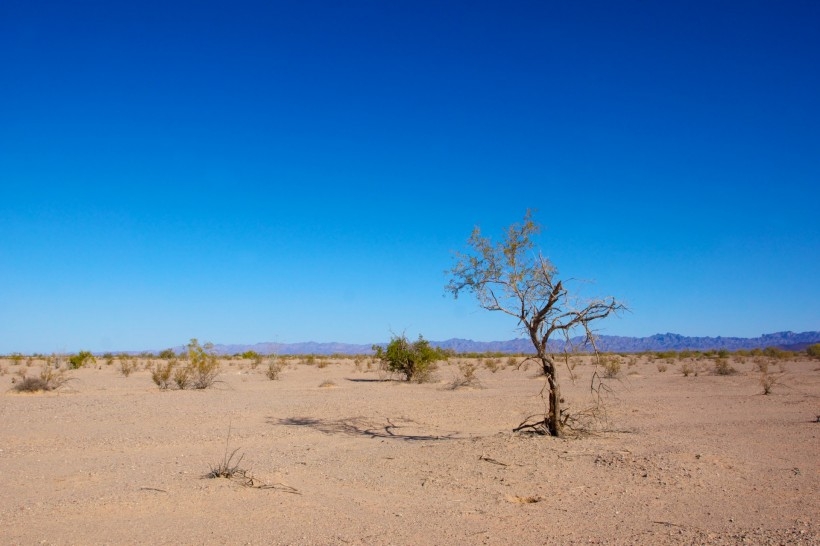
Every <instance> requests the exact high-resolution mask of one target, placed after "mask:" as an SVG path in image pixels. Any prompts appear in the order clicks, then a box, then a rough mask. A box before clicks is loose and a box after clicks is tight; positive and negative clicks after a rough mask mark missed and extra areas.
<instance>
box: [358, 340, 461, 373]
mask: <svg viewBox="0 0 820 546" xmlns="http://www.w3.org/2000/svg"><path fill="white" fill-rule="evenodd" d="M373 351H374V352H375V353H376V358H377V359H379V360H380V361H381V363H382V365H383V366H384V367H385V369H387V370H388V371H390V372H395V373H400V374H402V375H404V378H405V380H407V381H414V382H416V383H424V382H426V381H429V380H430V379H431V377H432V373H433V371H435V369H436V362H437V361H439V360H447V356H448V355H447V354H446V353H445V352H444V351H441V350H439V349H436V348H435V347H432V346H431V345H430V342H429V341H427V340H426V339H424V338H423V337H422V336H421V335H419V339H418V340H417V341H414V342H413V343H411V342H409V341H408V340H407V338H406V337H405V336H404V335H402V336H393V338H392V339H391V340H390V343H388V344H387V347H386V348H385V347H382V346H381V345H373Z"/></svg>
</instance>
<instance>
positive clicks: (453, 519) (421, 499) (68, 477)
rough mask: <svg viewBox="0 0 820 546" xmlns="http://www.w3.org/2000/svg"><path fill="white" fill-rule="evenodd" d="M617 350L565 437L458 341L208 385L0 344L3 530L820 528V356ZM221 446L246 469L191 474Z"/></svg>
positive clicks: (44, 536)
mask: <svg viewBox="0 0 820 546" xmlns="http://www.w3.org/2000/svg"><path fill="white" fill-rule="evenodd" d="M577 360H578V361H577V362H575V363H574V364H575V370H574V371H575V373H576V374H577V376H578V377H577V379H576V381H575V382H573V381H571V380H570V378H569V376H568V371H567V370H566V369H564V370H562V373H563V377H562V387H563V395H564V397H565V400H566V405H567V407H569V408H570V410H571V411H576V412H580V411H581V410H583V409H585V408H587V407H588V404H589V403H590V402H591V398H590V395H589V379H590V376H591V374H592V370H593V366H592V365H591V363H590V362H589V359H580V358H578V359H577ZM618 360H619V362H620V363H621V364H622V367H621V370H620V373H619V374H618V376H617V377H616V378H614V379H610V380H608V385H609V387H610V389H611V390H610V391H609V392H608V393H606V394H605V395H604V396H603V399H602V402H603V407H604V408H605V410H606V412H605V414H601V415H600V416H599V417H598V418H597V419H596V420H595V421H591V422H589V423H587V426H588V429H587V430H586V431H580V432H577V433H575V432H572V431H569V432H570V434H568V436H567V437H566V438H562V439H555V438H549V437H544V436H535V435H527V434H514V433H513V432H512V428H513V427H514V426H515V425H517V424H519V423H520V422H521V421H522V420H523V419H524V418H526V417H527V416H528V415H531V414H535V413H538V412H539V411H542V408H543V405H542V401H541V398H540V397H539V390H540V389H541V386H542V383H543V378H541V377H538V375H537V374H536V371H535V367H534V366H526V367H521V368H516V367H515V366H512V365H511V364H512V363H510V364H509V365H508V363H507V358H506V357H504V358H501V359H499V360H493V359H482V360H478V359H473V360H472V363H473V364H474V365H475V366H476V370H477V371H476V377H477V378H478V380H479V381H480V385H473V386H467V387H462V388H455V389H454V388H451V387H453V380H454V379H458V378H459V377H460V374H461V373H462V372H461V370H460V368H459V364H461V365H462V368H463V367H464V366H465V363H467V362H468V361H467V360H466V359H458V358H457V359H453V360H451V361H450V362H449V363H446V364H441V365H440V367H439V369H438V371H437V372H436V375H437V380H434V381H433V382H430V383H423V384H414V383H406V382H402V381H398V380H391V378H389V377H387V376H386V375H385V374H384V373H383V372H379V371H378V370H377V369H376V366H374V365H373V363H372V362H370V361H369V360H362V359H358V360H357V361H354V360H352V359H340V358H337V359H333V360H327V359H322V358H318V359H316V360H315V361H314V362H312V363H308V362H305V361H303V360H300V359H290V360H288V361H287V365H286V366H285V367H284V369H283V370H282V371H281V373H280V376H279V378H278V379H276V380H270V379H268V377H266V375H265V370H266V363H265V362H263V363H261V364H260V365H259V366H257V367H253V366H252V362H251V361H249V360H246V359H245V360H243V359H238V358H234V359H223V360H222V363H221V373H220V375H219V377H218V382H217V383H215V384H214V386H213V387H212V388H209V389H205V390H174V389H169V390H160V389H159V388H158V387H157V386H156V385H155V384H154V383H153V382H152V379H151V373H150V371H148V370H147V369H145V368H146V367H147V366H151V365H152V364H153V363H156V362H157V361H156V360H154V361H151V360H149V359H142V360H141V361H140V360H138V361H137V362H138V369H137V370H136V371H134V372H133V373H131V374H130V375H129V376H128V377H126V376H124V375H122V373H121V372H120V366H119V365H118V363H117V362H116V361H115V362H114V363H112V364H106V363H105V362H104V361H102V360H101V359H100V360H98V361H97V363H96V364H93V365H88V366H86V367H84V368H81V369H78V370H72V371H70V372H69V377H71V378H72V379H71V380H70V381H69V382H68V383H66V384H65V385H64V386H63V387H62V388H60V389H59V390H57V391H52V392H38V393H17V392H14V391H13V390H12V388H13V386H14V385H15V384H17V382H19V381H20V380H21V375H22V374H24V373H25V374H28V375H30V376H31V375H37V374H38V373H39V370H40V366H41V364H42V361H38V360H32V361H26V360H22V361H19V362H15V361H12V360H2V361H0V431H1V432H0V492H2V494H0V543H3V544H374V545H382V544H502V545H512V544H653V545H655V544H820V524H819V523H818V519H820V472H818V471H820V464H819V463H820V440H819V438H820V361H817V360H809V359H808V358H797V359H791V360H781V361H774V360H772V361H771V362H767V361H765V359H762V357H744V358H736V357H731V358H730V359H729V362H730V363H731V366H732V367H733V368H735V369H736V370H737V372H738V373H736V374H734V375H717V374H715V373H714V371H713V367H714V362H713V359H709V358H700V359H691V360H690V361H685V360H684V361H682V360H680V359H660V358H657V357H655V356H653V355H638V356H621V357H618ZM687 363H688V365H689V368H690V369H691V370H692V372H691V373H690V374H689V375H688V376H686V377H685V376H684V374H683V373H682V369H683V366H684V364H687ZM761 366H764V367H765V366H768V368H769V375H770V377H773V378H774V379H775V381H776V382H775V384H774V385H773V386H772V390H771V393H770V394H768V395H764V394H763V388H762V386H761V382H760V379H761V372H760V367H761ZM368 367H370V369H368ZM394 379H395V378H394ZM226 448H227V449H226ZM234 450H238V451H237V452H236V453H235V455H234V458H233V459H232V461H231V462H232V463H233V464H234V465H235V466H238V467H239V468H240V469H241V470H244V471H245V472H244V477H243V475H241V473H240V475H235V476H234V477H233V478H224V477H222V478H213V479H209V478H206V477H204V476H205V475H206V474H208V473H209V472H210V471H211V469H212V468H213V467H214V466H218V465H219V463H220V462H222V461H223V460H224V459H225V457H226V452H227V455H231V454H232V453H233V452H234ZM240 456H241V457H242V458H241V460H239V457H240Z"/></svg>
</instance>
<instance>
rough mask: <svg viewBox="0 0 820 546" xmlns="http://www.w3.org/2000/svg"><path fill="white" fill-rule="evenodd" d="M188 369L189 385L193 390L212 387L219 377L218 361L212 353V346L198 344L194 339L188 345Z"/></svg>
mask: <svg viewBox="0 0 820 546" xmlns="http://www.w3.org/2000/svg"><path fill="white" fill-rule="evenodd" d="M188 368H190V371H191V385H192V386H193V388H195V389H207V388H208V387H211V386H213V384H214V382H216V378H217V376H218V375H219V359H218V358H217V356H216V354H214V352H213V344H212V343H206V344H205V345H204V346H201V345H200V344H199V341H197V340H196V338H194V339H191V341H190V343H188Z"/></svg>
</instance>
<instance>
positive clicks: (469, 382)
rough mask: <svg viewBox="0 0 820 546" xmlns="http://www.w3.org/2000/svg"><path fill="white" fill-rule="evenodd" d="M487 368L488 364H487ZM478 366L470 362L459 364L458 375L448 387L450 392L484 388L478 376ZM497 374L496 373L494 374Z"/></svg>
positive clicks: (460, 362)
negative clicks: (467, 388)
mask: <svg viewBox="0 0 820 546" xmlns="http://www.w3.org/2000/svg"><path fill="white" fill-rule="evenodd" d="M485 366H486V364H485ZM477 369H478V366H476V364H475V363H474V362H472V361H470V360H461V361H459V362H458V374H457V375H456V376H455V377H454V378H453V380H452V381H451V382H450V384H449V385H448V386H447V388H449V389H450V390H456V389H461V388H466V387H471V388H477V389H480V388H482V385H481V381H480V380H479V379H478V376H476V370H477ZM493 373H495V372H493Z"/></svg>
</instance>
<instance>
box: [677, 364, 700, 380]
mask: <svg viewBox="0 0 820 546" xmlns="http://www.w3.org/2000/svg"><path fill="white" fill-rule="evenodd" d="M680 371H681V373H682V374H683V377H689V376H690V375H692V374H693V373H695V368H694V366H692V364H691V363H690V362H684V363H683V364H681V366H680ZM695 375H697V373H695Z"/></svg>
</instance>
